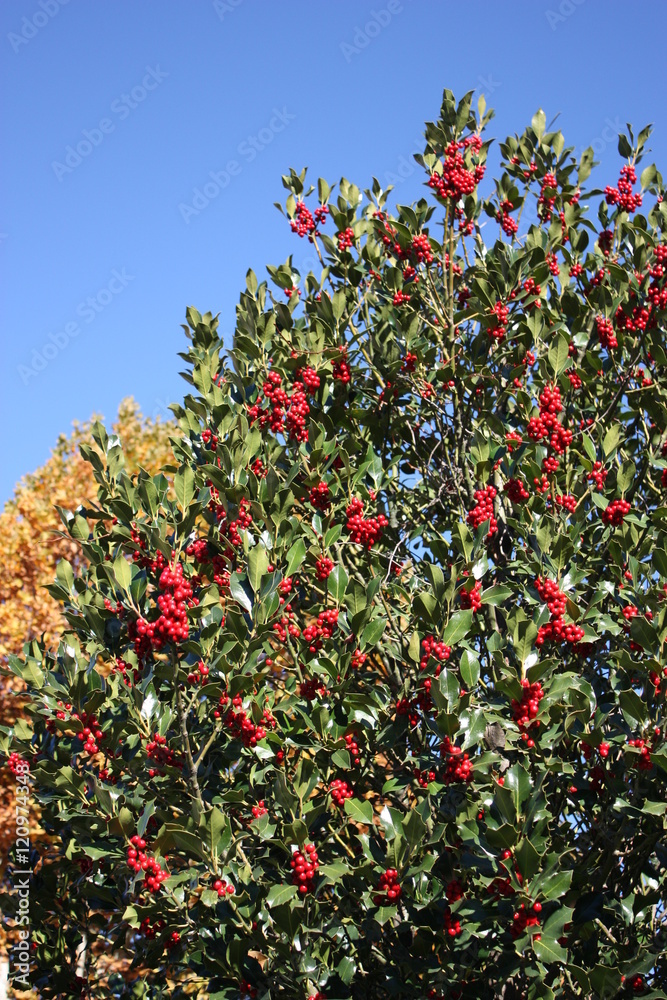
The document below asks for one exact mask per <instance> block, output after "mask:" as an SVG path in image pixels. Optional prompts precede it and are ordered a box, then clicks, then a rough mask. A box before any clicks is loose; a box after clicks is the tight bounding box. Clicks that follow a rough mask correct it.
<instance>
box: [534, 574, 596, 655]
mask: <svg viewBox="0 0 667 1000" xmlns="http://www.w3.org/2000/svg"><path fill="white" fill-rule="evenodd" d="M535 587H536V590H537V592H538V594H539V595H540V598H541V599H542V601H544V603H545V604H546V606H547V607H548V609H549V612H550V614H551V619H550V621H548V622H547V623H546V625H540V627H539V629H538V632H537V638H536V639H535V645H536V646H543V645H544V643H545V642H546V640H547V639H551V640H552V641H553V642H569V643H571V644H576V643H578V642H581V640H582V639H583V637H584V634H585V633H584V630H583V629H582V628H581V627H580V626H579V625H573V624H571V623H566V622H565V620H564V618H563V615H564V614H565V609H566V608H567V597H566V595H565V594H564V593H563V591H562V590H560V589H559V587H558V584H557V583H556V581H555V580H549V579H545V580H543V579H542V577H541V576H538V578H537V580H536V581H535Z"/></svg>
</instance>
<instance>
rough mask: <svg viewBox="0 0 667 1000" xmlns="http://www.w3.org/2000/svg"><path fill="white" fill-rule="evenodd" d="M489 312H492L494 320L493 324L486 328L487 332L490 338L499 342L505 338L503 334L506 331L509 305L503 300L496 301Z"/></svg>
mask: <svg viewBox="0 0 667 1000" xmlns="http://www.w3.org/2000/svg"><path fill="white" fill-rule="evenodd" d="M491 312H492V313H493V317H494V321H493V325H492V326H490V327H488V328H487V332H488V334H489V337H491V339H492V340H497V341H498V342H500V341H502V340H504V339H505V334H506V333H507V321H508V320H509V315H510V311H509V307H508V306H506V305H505V304H504V303H503V302H496V303H495V305H494V306H493V308H492V309H491Z"/></svg>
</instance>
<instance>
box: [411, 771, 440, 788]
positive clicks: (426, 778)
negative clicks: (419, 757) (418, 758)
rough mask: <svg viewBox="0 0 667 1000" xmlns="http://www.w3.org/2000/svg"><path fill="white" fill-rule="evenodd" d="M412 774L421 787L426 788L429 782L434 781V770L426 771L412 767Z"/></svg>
mask: <svg viewBox="0 0 667 1000" xmlns="http://www.w3.org/2000/svg"><path fill="white" fill-rule="evenodd" d="M413 774H414V776H415V778H416V779H417V783H418V784H419V785H420V786H421V787H422V788H428V786H429V784H430V782H431V781H435V779H436V777H437V775H436V773H435V771H427V770H423V771H420V769H419V768H418V767H416V768H415V769H414V771H413Z"/></svg>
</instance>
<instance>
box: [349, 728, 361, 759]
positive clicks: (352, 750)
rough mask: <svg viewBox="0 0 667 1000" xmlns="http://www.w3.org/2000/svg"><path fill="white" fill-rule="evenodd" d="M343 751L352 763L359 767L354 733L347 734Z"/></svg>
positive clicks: (357, 746)
mask: <svg viewBox="0 0 667 1000" xmlns="http://www.w3.org/2000/svg"><path fill="white" fill-rule="evenodd" d="M345 749H346V750H347V752H348V753H349V755H350V758H351V760H352V763H353V764H355V765H359V764H360V763H361V758H360V756H359V744H358V743H357V737H356V734H355V733H348V734H347V736H346V737H345Z"/></svg>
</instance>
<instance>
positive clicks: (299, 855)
mask: <svg viewBox="0 0 667 1000" xmlns="http://www.w3.org/2000/svg"><path fill="white" fill-rule="evenodd" d="M319 867H320V863H319V861H318V860H317V850H316V849H315V845H314V844H306V845H305V846H304V849H303V852H302V851H296V852H295V854H294V856H293V858H292V860H291V861H290V868H291V869H292V884H293V885H296V886H298V887H299V894H300V895H301V896H305V895H306V894H307V893H309V892H312V891H313V889H314V887H315V879H316V877H317V870H318V868H319Z"/></svg>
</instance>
